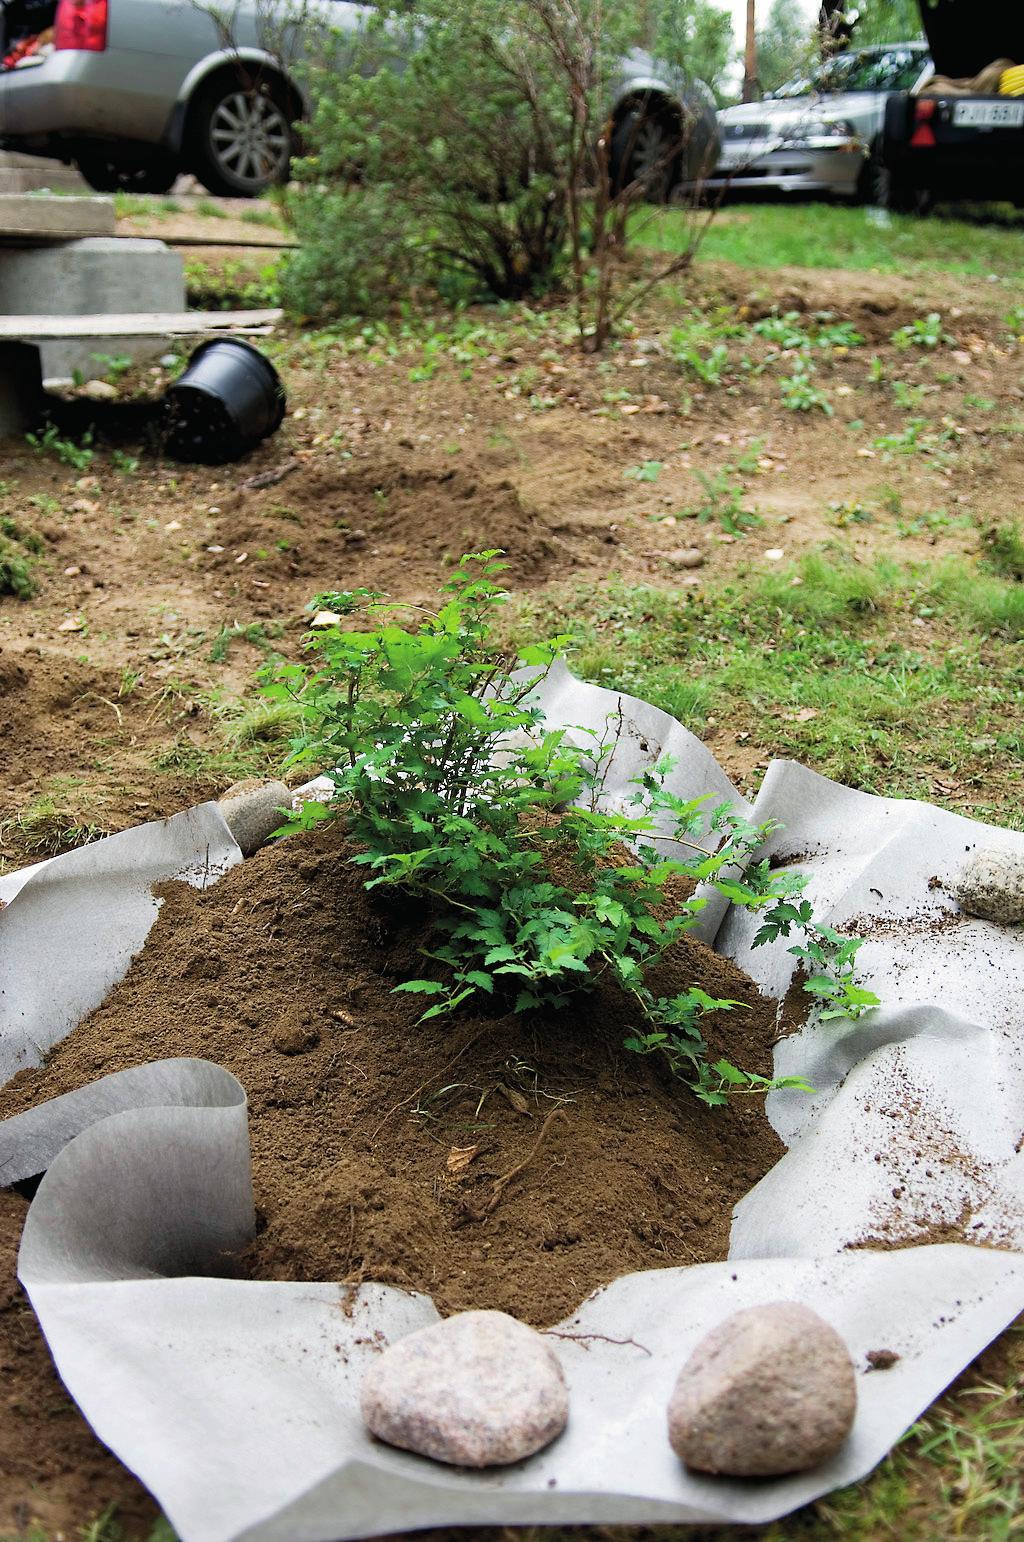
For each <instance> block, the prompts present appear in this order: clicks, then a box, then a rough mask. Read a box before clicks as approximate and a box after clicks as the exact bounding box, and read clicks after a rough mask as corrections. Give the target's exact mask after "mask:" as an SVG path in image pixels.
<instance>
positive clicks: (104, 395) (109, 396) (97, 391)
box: [79, 380, 117, 402]
mask: <svg viewBox="0 0 1024 1542" xmlns="http://www.w3.org/2000/svg"><path fill="white" fill-rule="evenodd" d="M79 394H80V395H82V396H84V397H86V398H87V399H88V400H89V401H91V402H113V401H116V400H117V387H116V386H113V385H111V384H110V381H109V380H87V381H86V382H85V385H84V386H82V388H81V391H80V393H79Z"/></svg>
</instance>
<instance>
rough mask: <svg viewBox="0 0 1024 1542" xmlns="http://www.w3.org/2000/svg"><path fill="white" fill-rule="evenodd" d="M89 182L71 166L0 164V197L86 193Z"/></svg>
mask: <svg viewBox="0 0 1024 1542" xmlns="http://www.w3.org/2000/svg"><path fill="white" fill-rule="evenodd" d="M88 191H89V184H88V183H87V182H86V181H85V179H84V178H83V177H80V176H79V175H78V172H77V171H75V170H74V169H73V168H72V167H71V166H51V165H50V164H49V163H46V164H44V165H42V166H41V167H40V166H24V167H18V166H14V167H7V166H0V197H2V196H3V195H4V194H8V193H39V192H51V193H80V194H82V195H83V196H84V195H86V194H88Z"/></svg>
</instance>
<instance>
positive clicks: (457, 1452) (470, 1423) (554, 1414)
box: [360, 1312, 569, 1467]
mask: <svg viewBox="0 0 1024 1542" xmlns="http://www.w3.org/2000/svg"><path fill="white" fill-rule="evenodd" d="M360 1403H361V1408H362V1414H363V1419H364V1421H365V1423H366V1424H367V1426H368V1427H369V1429H370V1430H371V1431H372V1432H373V1434H374V1435H376V1436H377V1437H378V1439H380V1440H385V1441H387V1442H388V1444H389V1445H392V1446H400V1447H401V1448H402V1450H403V1451H415V1452H417V1453H418V1454H419V1455H420V1456H429V1457H432V1458H433V1460H434V1461H436V1462H450V1463H452V1464H453V1465H454V1466H457V1467H498V1466H505V1465H507V1464H508V1463H510V1462H519V1461H522V1460H523V1458H524V1457H527V1456H532V1455H533V1454H534V1452H535V1451H540V1450H541V1449H542V1448H543V1447H544V1446H546V1445H549V1444H550V1442H551V1441H552V1440H554V1438H555V1436H556V1435H560V1434H561V1433H562V1431H563V1429H564V1428H565V1425H566V1422H567V1420H568V1417H569V1394H568V1392H567V1390H566V1385H565V1378H564V1376H563V1375H562V1368H561V1366H560V1365H559V1363H558V1360H557V1358H556V1356H555V1354H554V1352H553V1350H552V1349H551V1346H550V1345H549V1344H547V1343H545V1341H544V1339H543V1338H542V1337H541V1336H540V1334H539V1333H537V1332H535V1331H534V1329H533V1328H528V1327H527V1326H526V1324H525V1323H521V1322H517V1321H516V1319H515V1318H514V1317H508V1316H506V1314H505V1313H504V1312H460V1313H459V1314H458V1316H456V1317H449V1318H448V1319H447V1320H446V1321H444V1322H440V1323H435V1324H434V1325H433V1326H431V1327H429V1328H421V1329H420V1330H419V1332H417V1333H410V1334H409V1335H408V1337H407V1338H404V1339H400V1340H399V1341H398V1343H397V1344H393V1345H392V1346H391V1348H390V1349H388V1350H385V1352H384V1354H383V1355H382V1356H381V1357H380V1359H379V1360H378V1361H377V1362H376V1363H375V1364H374V1365H372V1366H371V1367H370V1369H369V1371H367V1373H366V1376H365V1377H364V1379H363V1386H362V1393H361V1399H360Z"/></svg>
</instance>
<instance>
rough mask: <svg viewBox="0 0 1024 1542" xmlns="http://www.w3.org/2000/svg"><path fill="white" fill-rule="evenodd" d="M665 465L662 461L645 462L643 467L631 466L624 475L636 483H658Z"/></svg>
mask: <svg viewBox="0 0 1024 1542" xmlns="http://www.w3.org/2000/svg"><path fill="white" fill-rule="evenodd" d="M663 465H664V462H663V461H660V460H645V461H644V463H643V465H641V466H630V467H629V469H628V470H627V471H624V472H623V473H622V475H623V476H624V477H629V478H630V479H631V480H632V481H634V482H656V481H657V480H658V477H659V476H660V475H661V468H662V466H663Z"/></svg>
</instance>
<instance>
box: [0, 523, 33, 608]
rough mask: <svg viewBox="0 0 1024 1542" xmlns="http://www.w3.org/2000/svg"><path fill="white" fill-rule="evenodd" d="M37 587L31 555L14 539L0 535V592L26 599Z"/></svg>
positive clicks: (29, 597)
mask: <svg viewBox="0 0 1024 1542" xmlns="http://www.w3.org/2000/svg"><path fill="white" fill-rule="evenodd" d="M38 587H39V585H38V584H37V583H36V579H35V574H34V573H33V572H32V559H31V557H30V556H29V555H28V554H27V553H26V552H25V551H24V550H22V549H20V548H19V547H18V546H17V545H16V544H15V542H14V541H10V540H8V539H7V537H6V536H0V594H13V595H14V597H15V598H16V599H19V600H28V599H31V597H32V595H34V594H35V592H36V590H37V589H38Z"/></svg>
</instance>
